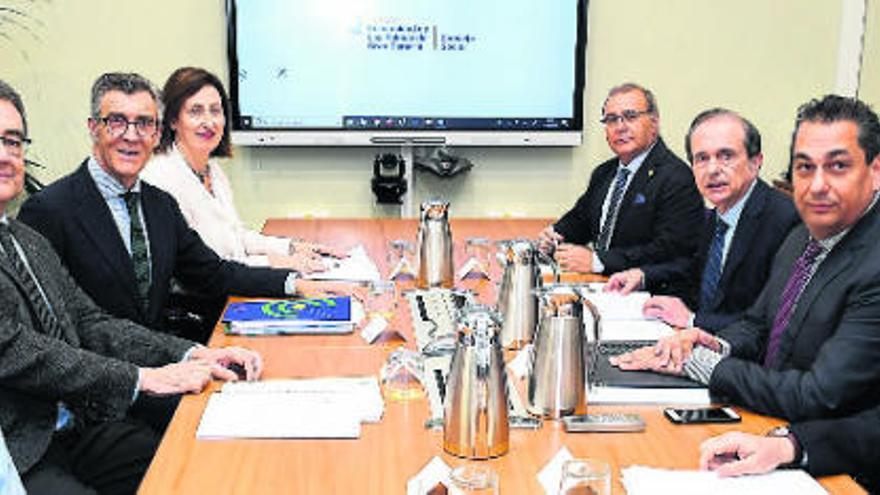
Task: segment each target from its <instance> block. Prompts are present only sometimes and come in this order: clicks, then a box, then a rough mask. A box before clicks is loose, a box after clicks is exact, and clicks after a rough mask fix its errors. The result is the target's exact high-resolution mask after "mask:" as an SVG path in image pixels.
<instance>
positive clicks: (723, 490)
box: [621, 466, 828, 495]
mask: <svg viewBox="0 0 880 495" xmlns="http://www.w3.org/2000/svg"><path fill="white" fill-rule="evenodd" d="M621 474H622V481H623V485H624V486H625V487H626V493H627V495H648V494H650V495H661V494H667V493H668V494H674V495H705V494H707V493H710V494H712V495H742V494H744V493H747V494H749V495H765V494H766V495H780V494H783V493H797V494H798V495H824V494H827V493H828V492H826V491H825V489H824V488H822V485H820V484H819V483H818V482H817V481H816V480H814V479H813V478H811V477H810V475H808V474H807V473H806V472H804V471H800V470H780V471H773V472H771V473H767V474H761V475H753V476H739V477H736V478H719V477H718V475H717V474H715V473H714V472H711V471H679V470H670V469H655V468H649V467H644V466H632V467H628V468H624V469H621Z"/></svg>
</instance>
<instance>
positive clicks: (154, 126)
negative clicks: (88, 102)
mask: <svg viewBox="0 0 880 495" xmlns="http://www.w3.org/2000/svg"><path fill="white" fill-rule="evenodd" d="M97 120H98V122H100V123H102V124H104V127H106V128H107V131H108V132H109V133H110V135H111V136H113V137H119V136H122V135H124V134H125V133H126V132H128V128H129V126H132V125H133V126H134V131H135V133H136V134H137V135H138V137H142V138H145V137H153V136H155V135H156V131H158V130H159V121H157V120H156V119H154V118H152V117H138V118H136V119H134V120H128V119H127V118H125V116H123V115H119V114H115V113H111V114H110V115H108V116H106V117H99V118H98V119H97Z"/></svg>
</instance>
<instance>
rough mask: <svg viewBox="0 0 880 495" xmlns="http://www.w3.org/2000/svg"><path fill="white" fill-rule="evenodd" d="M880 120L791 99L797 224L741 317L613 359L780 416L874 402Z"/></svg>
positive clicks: (878, 379) (818, 415)
mask: <svg viewBox="0 0 880 495" xmlns="http://www.w3.org/2000/svg"><path fill="white" fill-rule="evenodd" d="M878 150H880V121H878V119H877V115H876V114H875V113H874V112H873V111H872V110H871V109H870V108H869V107H868V106H867V105H866V104H864V103H862V102H861V101H859V100H856V99H853V98H845V97H842V96H834V95H829V96H826V97H824V98H822V99H821V100H813V101H810V102H808V103H807V104H805V105H803V106H802V107H801V108H800V109H799V112H798V117H797V122H796V125H795V131H794V135H793V139H792V147H791V168H792V171H793V186H794V201H795V206H796V207H797V210H798V213H799V214H800V217H801V219H802V220H803V225H802V226H798V227H796V228H795V229H793V230H792V231H791V233H790V234H789V235H788V237H787V238H786V239H785V241H784V242H783V244H782V246H781V247H780V248H779V252H778V253H777V255H776V257H775V259H774V261H773V268H772V270H771V274H770V278H769V279H768V281H767V284H766V285H765V287H764V289H763V291H762V292H761V294H760V296H759V297H758V299H757V301H756V302H755V304H753V305H752V306H751V307H750V308H749V309H748V310H747V311H746V313H745V315H744V316H743V318H742V319H740V320H739V321H737V322H735V323H733V324H731V325H729V326H727V327H726V328H724V329H723V330H721V331H720V332H719V333H718V334H717V336H713V335H711V334H709V333H707V332H705V331H704V330H701V329H699V328H692V329H687V330H683V331H681V332H678V333H677V334H676V335H674V336H672V337H668V338H665V339H662V340H660V341H659V342H658V343H657V345H655V346H653V347H646V348H643V349H639V350H636V351H634V352H632V353H630V354H627V355H622V356H620V357H618V358H615V359H613V362H615V364H617V365H618V366H620V367H621V368H624V369H653V370H656V371H661V372H667V373H675V374H686V375H687V376H688V377H690V378H692V379H694V380H697V381H700V382H702V383H705V384H707V385H708V387H709V390H710V392H711V393H712V394H713V395H714V396H715V397H716V398H719V399H727V400H729V401H730V402H732V403H733V404H736V405H739V406H742V407H746V408H749V409H752V410H755V411H757V412H759V413H762V414H770V415H774V416H779V417H783V418H785V419H787V420H789V421H792V422H803V421H809V420H817V419H823V418H831V417H838V416H844V415H850V414H853V413H855V412H858V411H860V410H862V409H865V408H869V407H874V406H876V405H877V404H880V387H877V384H878V383H880V334H878V331H877V329H878V328H880V244H878V242H877V239H880V212H878V211H877V208H878V207H877V206H876V202H877V191H878V190H880V156H878Z"/></svg>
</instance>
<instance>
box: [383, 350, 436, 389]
mask: <svg viewBox="0 0 880 495" xmlns="http://www.w3.org/2000/svg"><path fill="white" fill-rule="evenodd" d="M379 376H380V378H381V379H382V387H383V388H384V390H385V397H386V398H388V399H390V400H392V401H398V402H403V401H408V400H412V399H417V398H420V397H423V396H424V388H423V387H422V380H424V376H425V360H424V358H423V357H422V355H421V354H419V353H418V352H416V351H412V350H410V349H407V348H405V347H403V346H401V347H398V348H397V349H395V350H393V351H391V353H390V354H389V355H388V358H387V359H386V360H385V364H384V365H383V366H382V369H381V370H380V372H379Z"/></svg>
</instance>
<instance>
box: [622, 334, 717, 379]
mask: <svg viewBox="0 0 880 495" xmlns="http://www.w3.org/2000/svg"><path fill="white" fill-rule="evenodd" d="M695 345H702V346H705V347H708V348H710V349H713V350H716V351H718V350H720V348H721V345H720V344H719V343H718V341H717V340H716V339H715V337H714V336H713V335H712V334H710V333H708V332H706V331H704V330H701V329H699V328H688V329H686V330H682V331H680V332H676V333H675V334H674V335H670V336H668V337H664V338H662V339H660V340H658V341H657V343H656V344H654V345H652V346H646V347H642V348H640V349H636V350H634V351H632V352H628V353H625V354H621V355H619V356H612V357H611V358H610V361H611V364H613V365H614V366H617V367H618V368H620V369H622V370H651V371H656V372H658V373H667V374H671V375H682V374H683V373H684V372H683V371H682V366H683V365H684V362H685V361H686V360H687V359H688V358H689V357H690V355H691V351H692V350H693V348H694V346H695Z"/></svg>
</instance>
